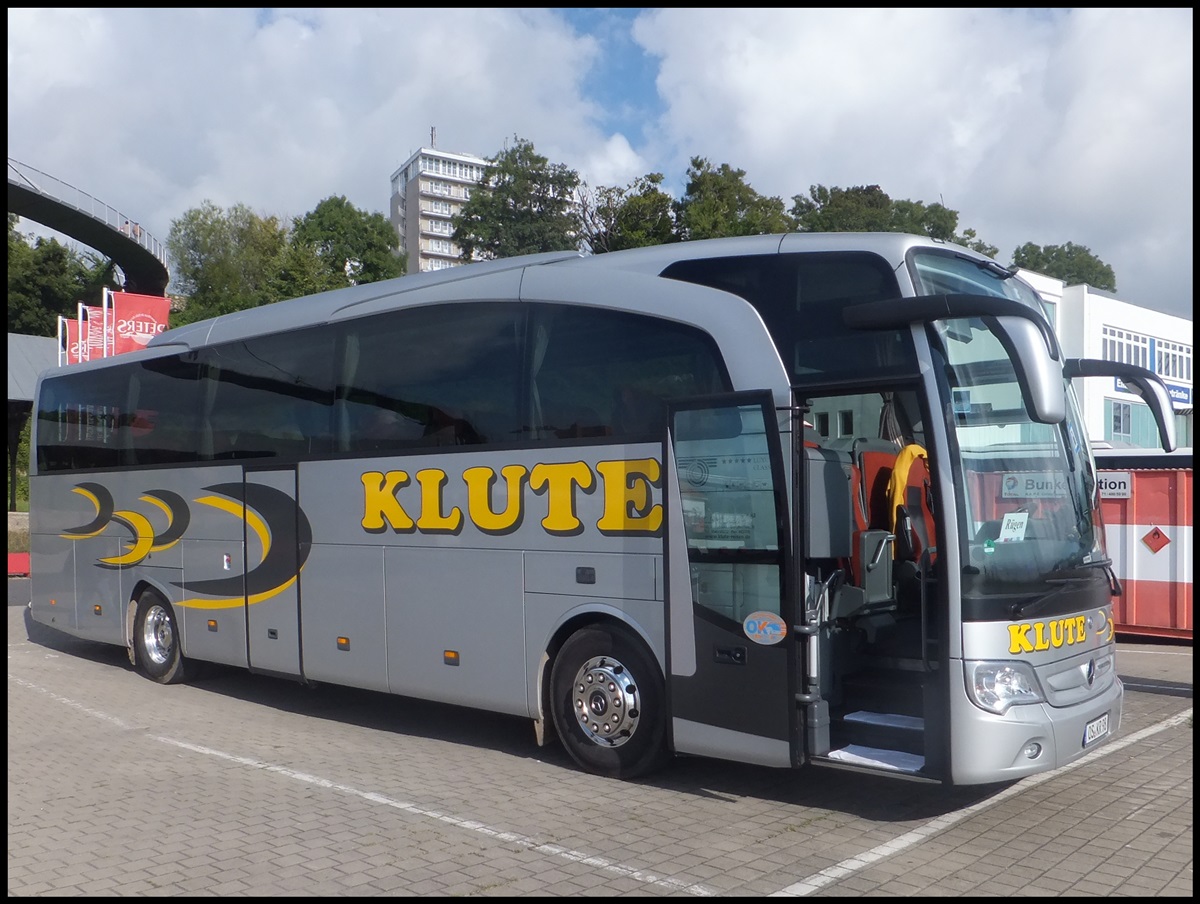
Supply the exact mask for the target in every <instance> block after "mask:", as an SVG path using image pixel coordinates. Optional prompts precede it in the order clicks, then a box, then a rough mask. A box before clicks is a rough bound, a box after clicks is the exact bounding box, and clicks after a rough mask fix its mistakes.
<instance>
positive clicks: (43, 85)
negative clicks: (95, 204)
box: [8, 7, 1193, 318]
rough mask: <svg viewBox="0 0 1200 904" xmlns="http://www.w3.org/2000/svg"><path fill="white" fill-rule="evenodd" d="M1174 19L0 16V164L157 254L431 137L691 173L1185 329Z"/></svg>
mask: <svg viewBox="0 0 1200 904" xmlns="http://www.w3.org/2000/svg"><path fill="white" fill-rule="evenodd" d="M1192 15H1193V11H1192V9H1190V8H1185V9H849V10H833V9H781V10H780V9H764V8H723V9H710V10H701V9H651V8H572V9H563V8H501V9H483V8H480V9H472V8H456V7H442V8H424V7H418V8H408V9H337V10H333V9H282V8H281V9H182V10H167V9H147V10H141V9H128V8H121V9H109V8H105V9H63V8H55V7H51V8H41V9H33V8H17V9H14V8H11V7H10V8H9V10H8V154H9V157H10V159H15V160H17V161H19V162H20V163H21V164H23V165H25V166H27V167H32V168H34V169H36V170H39V171H41V172H43V173H46V174H48V175H50V176H52V177H54V178H56V179H58V180H60V181H62V182H65V183H67V184H69V185H71V186H74V187H75V188H76V189H78V190H80V191H82V192H85V193H86V194H89V195H91V196H92V197H94V198H96V199H98V200H99V201H101V202H103V203H104V204H107V205H108V206H110V207H113V208H115V209H117V210H119V211H122V212H128V214H129V215H130V218H131V219H133V220H135V221H137V222H139V223H140V224H141V225H142V227H143V228H144V229H146V230H148V231H149V232H150V233H151V234H152V235H153V236H154V237H155V238H157V239H159V240H160V241H164V242H165V241H166V239H167V237H168V235H169V233H170V229H171V223H172V221H173V220H176V219H179V218H180V217H182V216H183V215H184V214H185V213H186V212H187V211H188V210H190V209H192V208H195V207H199V206H200V205H201V204H203V203H205V202H211V203H213V204H216V205H218V206H219V207H222V208H226V209H227V208H230V207H232V206H234V205H236V204H244V205H246V206H247V207H249V208H250V209H251V210H253V211H254V212H256V213H258V214H260V215H263V216H278V217H280V218H282V219H285V220H290V218H292V217H297V216H303V215H304V214H305V213H307V212H309V211H310V210H312V209H313V208H315V207H316V206H317V204H318V203H320V202H321V201H322V200H324V199H326V198H329V197H334V196H338V197H345V198H347V199H348V200H349V201H350V202H351V203H352V204H354V205H355V206H356V207H358V208H360V209H361V210H364V211H366V212H368V213H376V212H378V213H381V214H383V215H385V216H386V215H387V211H388V199H389V194H390V180H391V176H392V174H393V173H394V172H395V171H396V170H397V169H399V167H400V166H401V165H402V164H403V163H404V162H405V161H406V160H407V159H408V157H409V156H410V155H411V154H412V153H413V152H414V151H416V150H418V149H419V148H421V147H428V146H430V143H431V136H432V135H434V134H435V135H436V138H435V139H434V140H435V142H436V144H435V146H436V147H437V148H438V149H440V150H444V151H452V152H458V153H465V154H474V155H476V156H480V157H493V156H495V155H496V154H498V153H499V152H500V151H502V150H503V149H504V148H505V147H506V146H507V145H509V144H511V142H512V141H513V140H514V139H516V138H520V139H522V140H525V141H529V142H531V143H532V144H533V146H534V149H535V150H536V151H537V153H539V154H540V155H542V156H544V157H546V158H548V159H549V161H550V162H551V163H560V164H564V165H566V166H567V167H569V168H571V169H573V170H575V171H576V172H577V173H578V174H579V176H580V177H581V179H582V180H583V181H584V182H585V183H587V184H588V185H589V186H592V187H598V186H624V185H628V184H630V183H631V182H633V180H634V179H636V178H637V177H639V176H642V175H645V174H648V173H652V172H657V173H662V174H663V176H664V187H665V188H666V189H667V190H668V191H669V192H671V193H672V194H673V195H675V196H676V197H678V196H679V195H681V194H682V192H683V190H684V188H685V185H686V178H687V170H688V166H689V163H690V161H691V160H692V159H693V158H695V157H701V158H704V159H706V160H708V161H709V162H710V163H711V164H712V165H713V166H714V167H719V166H720V165H721V164H728V165H729V166H730V167H731V168H733V169H735V170H742V171H744V172H745V179H746V181H747V183H748V184H749V185H750V186H751V187H753V188H754V189H755V190H756V191H757V192H758V193H759V194H762V195H765V196H768V197H779V198H781V199H782V200H783V201H784V203H785V206H787V207H790V206H791V203H792V198H793V196H795V195H804V196H807V195H808V192H809V189H810V187H811V186H814V185H823V186H826V187H828V188H833V187H841V188H850V187H855V186H862V185H878V186H880V188H882V189H883V191H885V192H886V193H887V194H888V195H889V196H891V197H892V198H893V199H894V200H911V201H921V202H924V203H925V204H934V203H941V204H944V205H945V206H946V207H948V208H950V209H952V210H956V211H958V213H959V221H958V226H959V232H962V231H963V230H965V229H968V228H970V229H974V230H975V232H976V234H977V237H978V238H979V239H980V240H982V241H984V242H987V243H988V244H990V245H994V246H996V247H997V248H998V249H999V254H998V255H997V259H998V260H999V261H1000V262H1001V263H1004V264H1007V263H1009V262H1010V261H1011V258H1012V254H1013V251H1014V250H1015V249H1016V248H1017V247H1019V246H1020V245H1023V244H1025V243H1026V242H1032V243H1034V244H1036V245H1041V246H1048V245H1065V244H1066V243H1068V242H1070V243H1073V244H1075V245H1082V246H1084V247H1086V248H1088V249H1089V250H1090V251H1091V252H1092V253H1093V254H1094V255H1096V256H1097V257H1099V258H1100V259H1101V260H1102V261H1104V262H1105V263H1107V264H1108V265H1109V266H1111V267H1112V269H1113V271H1114V273H1115V274H1116V282H1117V289H1116V292H1115V295H1116V296H1117V297H1118V298H1120V299H1121V300H1123V301H1128V302H1131V303H1133V304H1137V305H1141V306H1143V307H1147V308H1152V309H1155V310H1160V311H1165V312H1167V313H1171V314H1176V315H1179V316H1185V317H1188V318H1190V317H1191V315H1192V277H1191V271H1192V244H1193V241H1192V159H1193V154H1192V110H1193V106H1192V83H1193V74H1192ZM21 231H22V232H35V233H36V232H39V229H38V227H37V226H36V224H30V223H29V222H28V221H22V226H21ZM169 290H170V289H169V287H168V291H169Z"/></svg>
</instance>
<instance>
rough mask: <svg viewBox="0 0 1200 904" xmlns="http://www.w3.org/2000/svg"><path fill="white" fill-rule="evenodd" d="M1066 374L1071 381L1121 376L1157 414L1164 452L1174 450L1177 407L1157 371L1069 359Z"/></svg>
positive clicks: (1084, 359)
mask: <svg viewBox="0 0 1200 904" xmlns="http://www.w3.org/2000/svg"><path fill="white" fill-rule="evenodd" d="M1063 375H1064V376H1065V377H1066V378H1067V379H1068V380H1070V379H1073V378H1075V377H1118V378H1119V379H1120V380H1121V382H1122V383H1124V384H1125V388H1126V390H1128V391H1129V392H1131V393H1133V394H1134V395H1136V396H1137V397H1138V398H1140V399H1141V400H1142V401H1143V402H1145V403H1146V406H1147V407H1148V408H1149V409H1150V412H1151V414H1153V415H1154V422H1155V423H1156V424H1158V436H1159V440H1160V441H1161V443H1162V447H1163V451H1164V452H1174V451H1175V449H1176V440H1175V407H1174V406H1173V405H1172V404H1171V394H1170V393H1169V392H1168V391H1167V384H1166V383H1164V382H1163V381H1162V377H1160V376H1159V375H1158V374H1156V373H1155V372H1154V371H1152V370H1147V369H1146V368H1144V367H1138V366H1137V365H1136V364H1122V363H1121V362H1120V361H1103V360H1101V359H1099V358H1068V359H1067V360H1066V363H1065V364H1064V365H1063Z"/></svg>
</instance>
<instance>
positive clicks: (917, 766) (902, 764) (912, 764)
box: [828, 744, 925, 774]
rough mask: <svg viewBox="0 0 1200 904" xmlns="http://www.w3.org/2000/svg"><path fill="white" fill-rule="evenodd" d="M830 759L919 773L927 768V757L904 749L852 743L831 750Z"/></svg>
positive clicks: (891, 770) (895, 770)
mask: <svg viewBox="0 0 1200 904" xmlns="http://www.w3.org/2000/svg"><path fill="white" fill-rule="evenodd" d="M828 758H829V759H830V760H833V761H834V762H838V763H847V764H850V765H854V766H872V767H874V768H876V769H886V770H888V771H889V772H905V773H914V774H915V773H918V772H920V771H921V770H922V769H924V768H925V757H923V756H920V755H919V754H915V753H905V752H904V751H903V750H882V749H880V748H878V747H863V746H861V745H859V744H850V745H848V746H846V747H842V748H840V749H838V750H831V751H829V757H828Z"/></svg>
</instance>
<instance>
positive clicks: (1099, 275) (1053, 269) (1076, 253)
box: [1012, 242, 1117, 292]
mask: <svg viewBox="0 0 1200 904" xmlns="http://www.w3.org/2000/svg"><path fill="white" fill-rule="evenodd" d="M1012 263H1013V266H1015V267H1022V268H1024V269H1026V270H1032V271H1034V272H1035V273H1042V274H1045V275H1046V276H1053V277H1054V278H1055V279H1061V280H1062V281H1063V282H1065V283H1066V284H1067V285H1072V286H1074V285H1079V284H1081V283H1083V284H1086V285H1089V286H1091V287H1092V288H1095V289H1103V290H1105V291H1107V292H1115V291H1116V290H1117V277H1116V275H1115V274H1114V273H1113V269H1112V267H1110V266H1109V265H1108V264H1106V263H1104V261H1102V260H1100V258H1098V257H1096V255H1094V254H1092V251H1091V249H1090V248H1087V247H1086V246H1084V245H1076V244H1074V243H1073V242H1067V243H1066V244H1065V245H1046V246H1045V247H1044V248H1043V247H1041V246H1039V245H1035V244H1033V242H1026V243H1025V244H1024V245H1022V246H1021V247H1019V248H1017V250H1016V251H1014V252H1013V256H1012Z"/></svg>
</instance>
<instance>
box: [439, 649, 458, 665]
mask: <svg viewBox="0 0 1200 904" xmlns="http://www.w3.org/2000/svg"><path fill="white" fill-rule="evenodd" d="M442 662H444V663H445V664H446V665H458V664H459V662H458V650H442Z"/></svg>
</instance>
